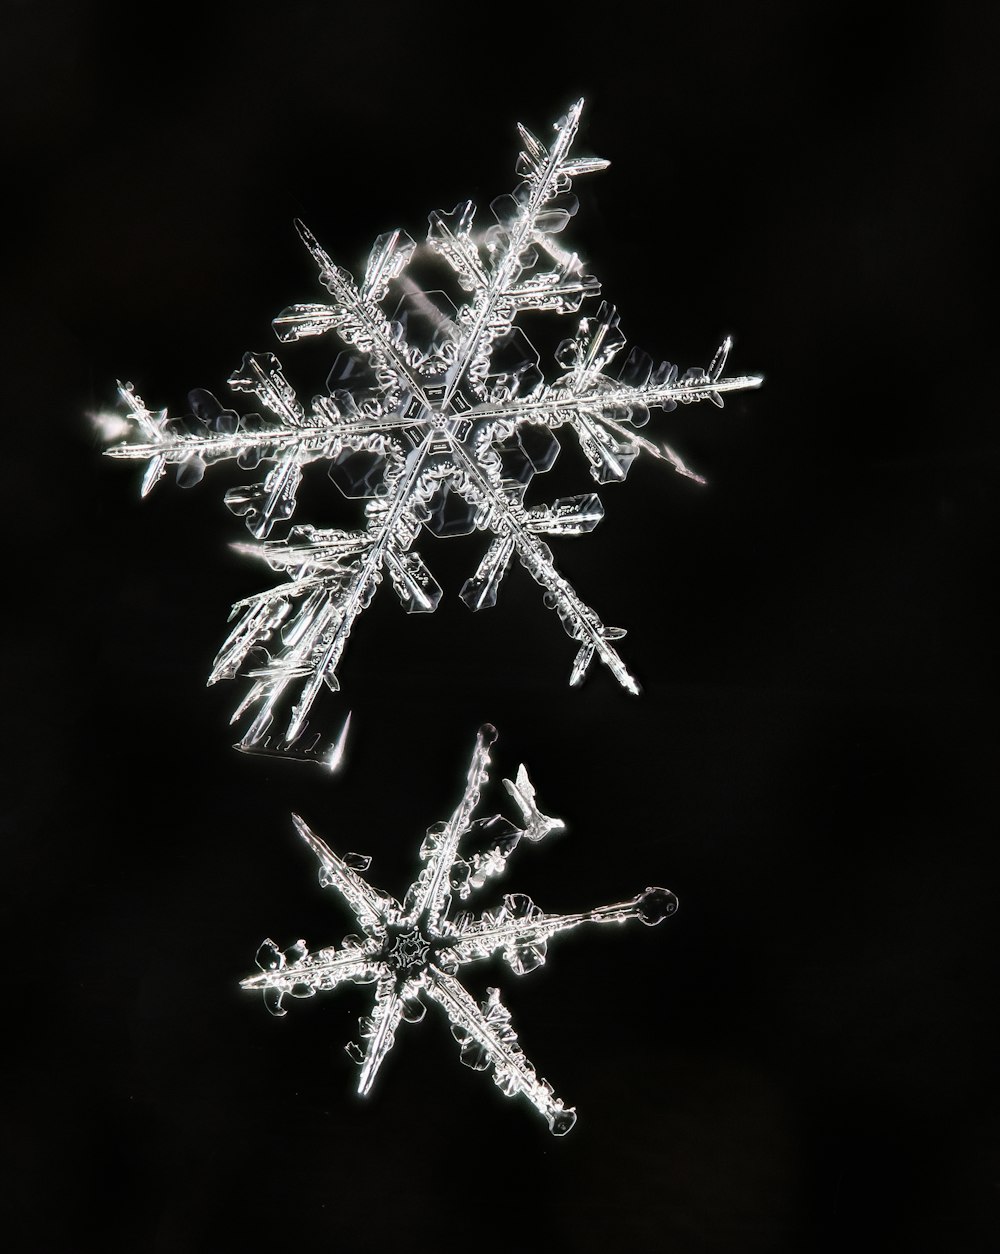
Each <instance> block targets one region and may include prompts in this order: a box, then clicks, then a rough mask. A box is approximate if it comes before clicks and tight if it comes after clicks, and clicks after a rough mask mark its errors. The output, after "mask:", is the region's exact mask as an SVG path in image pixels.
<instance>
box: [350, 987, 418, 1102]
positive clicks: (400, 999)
mask: <svg viewBox="0 0 1000 1254" xmlns="http://www.w3.org/2000/svg"><path fill="white" fill-rule="evenodd" d="M397 983H398V981H397V979H396V977H395V976H391V975H390V976H387V977H385V978H383V979H381V980H379V982H378V989H377V992H376V994H375V1005H374V1007H373V1008H372V1013H371V1014H370V1015H365V1016H363V1017H362V1019H361V1039H362V1040H363V1041H364V1052H363V1054H362V1057H361V1075H360V1076H359V1077H358V1092H359V1093H360V1094H361V1095H362V1096H364V1095H365V1094H366V1093H367V1092H368V1091H369V1089H370V1088H371V1086H372V1084H373V1083H374V1080H375V1077H376V1075H377V1074H378V1071H379V1068H380V1067H381V1066H382V1063H383V1062H385V1058H386V1055H387V1054H388V1052H389V1050H390V1049H392V1047H393V1045H394V1044H395V1043H396V1029H397V1028H398V1027H399V1023H400V1020H401V1019H402V1017H403V1010H404V1006H405V1001H404V995H403V993H402V992H401V991H399V990H398V989H397ZM350 1053H351V1054H352V1056H354V1057H356V1054H355V1053H354V1051H353V1050H351V1051H350Z"/></svg>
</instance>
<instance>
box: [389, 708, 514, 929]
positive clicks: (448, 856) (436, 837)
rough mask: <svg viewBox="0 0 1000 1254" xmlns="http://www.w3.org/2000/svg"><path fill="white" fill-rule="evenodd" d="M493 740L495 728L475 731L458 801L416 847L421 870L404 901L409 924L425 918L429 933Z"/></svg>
mask: <svg viewBox="0 0 1000 1254" xmlns="http://www.w3.org/2000/svg"><path fill="white" fill-rule="evenodd" d="M496 738H497V732H496V728H495V727H492V726H490V725H489V724H486V725H484V726H483V727H481V728H480V729H479V731H478V733H477V735H476V746H475V748H474V749H473V751H472V761H471V762H470V763H469V772H468V776H467V778H466V783H465V791H464V793H463V794H462V800H461V801H460V802H459V803H458V806H457V807H456V809H455V812H454V814H453V815H452V816H451V818H450V819H449V820H448V822H447V823H436V824H434V826H433V827H430V828H428V830H427V837H426V839H425V840H424V843H423V844H422V845H421V847H420V857H421V859H422V860H423V862H424V869H423V870H422V871H421V872H420V875H419V876H418V877H417V879H416V880H415V881H414V882H413V884H412V885H411V887H410V890H409V892H408V893H407V894H406V898H405V908H406V911H407V921H408V922H409V923H410V924H416V923H417V922H418V921H419V920H420V919H421V918H426V920H427V926H428V928H429V929H430V930H432V931H438V930H439V929H440V926H441V919H442V917H443V915H444V913H445V912H446V910H447V908H448V904H449V891H448V890H449V885H450V879H449V877H450V875H451V871H452V868H453V867H454V865H455V863H456V862H457V860H458V843H459V841H460V840H461V839H462V837H463V836H464V835H465V833H466V832H467V831H468V829H469V823H470V820H471V818H472V813H473V811H474V810H475V808H476V806H477V805H478V804H479V796H480V792H481V790H482V786H483V784H484V783H485V782H486V778H487V773H488V771H489V766H490V745H491V744H493V742H494V741H495V740H496Z"/></svg>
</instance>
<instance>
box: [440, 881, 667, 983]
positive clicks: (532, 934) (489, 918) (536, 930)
mask: <svg viewBox="0 0 1000 1254" xmlns="http://www.w3.org/2000/svg"><path fill="white" fill-rule="evenodd" d="M676 909H677V898H676V897H675V896H674V894H673V893H672V892H670V890H669V889H666V888H647V889H646V890H645V891H644V892H642V893H640V894H639V895H638V896H637V897H635V898H633V899H632V900H631V901H622V902H617V903H616V904H614V905H609V906H598V907H596V908H595V909H593V910H582V911H579V912H577V913H575V914H544V913H543V912H541V911H539V910H538V908H537V906H535V905H534V903H533V902H531V900H530V898H527V897H524V896H523V895H522V894H515V895H512V896H508V897H506V898H505V899H504V905H503V907H501V908H500V910H498V911H496V912H494V913H493V914H490V915H486V916H484V917H483V918H482V919H480V920H478V921H477V922H473V923H469V924H467V925H466V927H464V928H463V930H462V932H461V935H460V936H459V937H458V939H457V940H456V942H455V944H454V945H453V946H452V947H451V952H452V953H453V954H454V957H455V959H456V960H457V961H458V962H459V963H463V962H471V961H473V960H474V959H477V958H487V957H489V955H490V954H492V953H495V952H496V951H497V950H498V949H505V950H509V951H510V952H511V953H512V954H515V953H517V952H519V951H523V950H526V949H532V948H535V947H537V946H540V945H541V946H544V944H545V943H546V942H547V941H549V940H551V939H552V937H553V936H558V935H559V933H560V932H568V931H570V930H572V929H573V928H576V927H579V926H580V925H581V924H584V923H626V922H628V920H629V919H640V920H641V921H642V922H644V923H647V924H649V925H654V924H656V923H660V922H662V921H663V920H664V919H666V918H668V917H669V916H670V915H671V914H673V913H674V912H675V911H676ZM542 957H543V958H544V949H543V950H542ZM535 965H540V964H538V963H536V964H535ZM525 969H531V968H525Z"/></svg>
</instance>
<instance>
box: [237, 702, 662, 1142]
mask: <svg viewBox="0 0 1000 1254" xmlns="http://www.w3.org/2000/svg"><path fill="white" fill-rule="evenodd" d="M495 739H496V730H495V729H494V728H493V727H491V726H489V725H487V726H485V727H483V728H481V729H480V731H479V734H478V736H477V738H476V746H475V749H474V751H473V754H472V762H471V764H470V766H469V773H468V780H467V782H466V786H465V792H464V795H463V796H462V799H461V801H460V802H459V804H458V806H457V808H456V810H455V812H454V813H453V814H452V816H451V818H450V819H449V820H448V821H447V822H446V823H435V824H434V825H433V826H432V827H430V828H428V830H427V836H426V839H425V840H424V842H423V844H422V846H421V848H420V858H421V861H422V862H423V868H422V869H421V871H420V873H419V875H418V876H417V878H416V880H415V881H414V882H413V884H412V885H411V886H410V888H409V889H408V890H407V892H406V894H405V896H404V897H403V899H402V903H400V902H398V901H396V900H395V899H394V898H392V897H389V896H387V895H386V894H384V893H381V892H379V891H378V889H376V888H373V887H372V886H371V885H370V884H369V883H368V882H367V880H365V879H363V878H362V877H361V875H359V874H358V871H359V870H365V869H367V867H368V864H369V862H370V859H368V858H366V857H364V856H362V855H359V854H346V855H345V856H344V857H343V858H341V857H338V855H337V854H335V853H334V852H333V850H331V849H330V848H329V847H328V846H327V845H326V844H325V843H324V842H323V841H322V840H321V839H320V838H319V836H317V835H316V834H315V833H314V832H313V831H311V830H310V828H309V827H308V826H307V825H306V824H305V823H304V822H303V821H302V819H300V818H299V817H298V815H293V816H292V818H293V821H294V823H295V827H296V829H297V830H298V832H299V835H300V836H301V837H302V839H303V840H304V841H305V842H306V843H307V844H308V845H309V847H310V848H311V849H312V850H313V852H314V853H315V854H316V857H317V858H318V859H319V864H320V872H319V880H320V883H321V884H322V885H323V886H324V887H326V888H333V889H335V890H336V891H337V892H338V893H340V895H341V896H342V897H343V899H344V901H345V902H346V903H347V905H348V906H349V908H350V909H351V911H352V913H353V914H354V916H355V918H356V920H357V925H358V927H359V929H360V933H361V934H360V935H350V936H347V937H345V938H344V940H343V941H342V942H341V945H340V948H339V949H338V948H336V947H334V946H330V947H328V948H326V949H320V950H317V951H316V952H315V953H310V952H309V950H308V949H307V947H306V943H305V941H302V940H299V941H296V942H295V943H294V944H293V945H291V946H290V947H289V948H288V949H286V950H284V951H283V952H282V951H281V950H280V949H279V948H278V946H277V945H276V944H275V943H274V941H272V940H265V941H264V942H263V944H262V945H261V946H260V948H259V950H258V951H257V965H258V966H259V967H260V969H261V974H259V975H252V976H249V977H248V978H247V979H245V980H243V981H242V987H243V988H247V989H260V990H262V991H263V994H264V999H265V1002H266V1004H267V1006H268V1009H269V1010H270V1011H271V1012H272V1014H276V1015H283V1014H285V1013H286V1012H285V1008H284V1006H283V1005H282V1002H283V1000H284V998H285V997H286V996H292V997H312V996H314V995H315V994H316V993H318V992H327V991H328V990H330V989H334V988H336V987H337V985H338V984H342V983H344V982H345V981H349V982H352V983H355V984H374V986H375V1002H374V1006H373V1008H372V1011H371V1014H369V1015H366V1016H364V1017H363V1018H362V1019H361V1020H360V1043H358V1042H352V1043H351V1044H349V1045H348V1046H347V1050H348V1053H349V1054H350V1056H351V1057H352V1058H353V1059H354V1061H355V1062H356V1063H358V1064H359V1065H360V1067H361V1075H360V1079H359V1081H358V1091H359V1092H360V1093H362V1094H364V1093H367V1092H368V1091H369V1090H370V1089H371V1087H372V1083H373V1081H374V1079H375V1076H376V1074H377V1072H378V1070H379V1068H380V1067H381V1065H382V1063H383V1061H384V1060H385V1057H386V1055H387V1054H388V1052H389V1050H390V1049H391V1048H392V1046H393V1043H394V1041H395V1038H396V1032H397V1030H398V1028H399V1026H400V1024H401V1023H402V1022H403V1021H404V1020H405V1021H406V1022H409V1023H416V1022H418V1021H419V1020H420V1019H422V1018H423V1017H424V1014H425V1012H426V1006H425V1003H424V1000H423V999H424V998H426V1000H427V1001H430V1002H434V1003H436V1004H437V1005H438V1006H440V1007H441V1009H442V1010H443V1011H444V1013H445V1015H446V1016H447V1018H448V1021H449V1023H450V1024H451V1031H452V1035H453V1036H454V1037H455V1039H456V1040H457V1042H458V1044H459V1048H460V1056H461V1060H462V1062H464V1063H465V1065H466V1066H467V1067H472V1068H473V1069H474V1070H476V1071H484V1070H486V1069H487V1068H489V1067H491V1066H492V1068H493V1081H494V1083H495V1084H496V1085H497V1087H498V1088H499V1089H500V1091H501V1092H502V1093H503V1094H505V1096H507V1097H511V1096H513V1095H514V1094H515V1093H523V1094H524V1096H525V1097H527V1099H528V1100H529V1101H530V1102H531V1103H532V1105H533V1106H534V1107H535V1108H536V1109H537V1110H538V1111H539V1113H540V1114H542V1115H543V1116H544V1117H545V1119H546V1120H547V1121H548V1125H549V1127H550V1128H551V1130H552V1131H553V1132H554V1133H555V1134H556V1135H557V1136H562V1135H563V1134H565V1133H566V1132H568V1131H569V1130H570V1128H572V1126H573V1124H574V1123H575V1122H576V1112H575V1111H574V1109H573V1108H572V1107H567V1106H565V1105H563V1103H562V1101H560V1099H559V1098H558V1097H556V1096H555V1094H554V1093H553V1091H552V1086H551V1085H550V1084H549V1083H548V1082H547V1081H546V1080H543V1079H542V1078H541V1077H540V1076H538V1075H537V1073H536V1072H535V1069H534V1067H533V1066H532V1065H531V1063H530V1062H529V1061H528V1059H527V1058H526V1057H525V1055H524V1052H523V1051H522V1049H521V1046H520V1045H519V1043H518V1039H517V1035H516V1034H515V1032H514V1029H513V1028H512V1027H511V1023H510V1013H509V1011H508V1010H507V1009H506V1007H505V1006H504V1004H503V1002H502V1001H501V1000H500V993H499V990H498V989H496V988H491V989H489V990H488V993H487V996H486V998H485V1000H484V1001H483V1002H482V1003H479V1002H477V1001H476V999H475V998H474V997H472V996H471V995H470V994H469V993H468V992H467V991H466V989H465V987H464V985H463V984H462V983H461V982H460V980H459V979H458V972H459V970H460V969H461V968H462V967H463V966H464V965H465V964H466V963H469V962H475V961H476V960H478V959H482V958H489V957H490V956H491V955H492V954H495V953H497V952H498V951H499V952H500V953H501V955H502V956H503V958H504V960H505V961H506V962H507V964H508V965H509V966H510V967H511V969H512V970H513V971H514V972H515V974H517V975H523V974H524V973H525V972H527V971H533V970H534V969H535V968H536V967H540V966H541V965H542V963H544V961H545V958H546V951H547V947H548V943H549V941H550V940H551V939H552V938H553V937H554V936H557V935H558V934H559V933H560V932H566V931H569V930H570V929H571V928H575V927H579V926H580V925H581V924H583V923H623V922H625V921H626V920H628V919H636V918H637V919H640V920H641V921H642V922H643V923H646V924H649V925H653V924H656V923H660V922H661V921H662V920H663V919H665V918H667V917H668V916H669V915H671V914H673V913H674V911H675V910H676V909H677V898H676V897H675V896H674V894H673V893H672V892H670V891H668V890H667V889H665V888H647V889H646V890H645V891H644V892H642V893H640V894H639V895H638V896H637V897H635V898H634V899H633V900H632V901H624V902H619V903H618V904H616V905H611V906H599V907H597V908H596V909H594V910H585V911H581V912H580V913H577V914H546V913H545V912H544V911H543V910H541V909H540V908H539V907H538V906H536V905H535V903H534V902H533V901H532V900H531V898H530V897H527V896H525V895H524V894H523V893H509V894H508V895H506V896H505V897H504V898H503V900H502V902H501V904H500V905H499V906H496V907H494V908H493V909H492V910H486V911H484V912H483V913H482V914H481V915H480V916H479V917H478V918H477V917H475V916H474V915H473V914H472V913H471V912H469V911H467V910H459V911H454V912H453V909H452V907H453V904H454V902H455V900H456V899H457V900H458V901H460V902H464V901H465V900H466V899H467V898H469V897H470V896H471V894H472V893H473V891H474V890H476V889H478V888H481V887H482V886H483V884H485V882H486V880H487V879H489V878H490V877H491V876H497V875H500V874H501V873H502V872H503V870H504V868H505V866H506V862H507V859H508V858H509V857H510V855H511V853H512V852H513V851H514V848H515V846H516V845H517V844H518V842H519V841H520V840H521V838H522V837H524V838H525V839H526V840H531V841H537V840H541V839H542V838H543V837H544V836H547V835H548V834H549V833H550V832H554V831H559V830H560V829H561V828H562V827H563V824H562V822H561V821H560V820H559V819H552V818H548V817H547V816H546V815H544V814H543V813H542V812H541V811H540V810H539V808H538V806H537V804H536V802H535V791H534V788H533V787H532V785H531V782H530V780H529V779H528V773H527V771H526V770H525V768H524V766H521V767H520V769H519V770H518V773H517V778H516V780H514V781H511V780H509V779H505V780H504V781H503V782H504V786H505V787H506V789H507V791H508V792H509V793H510V795H511V797H512V798H513V800H514V803H515V805H516V806H517V809H518V810H519V811H520V814H521V820H522V824H523V826H521V827H518V826H517V825H516V824H514V823H511V822H509V821H508V820H507V819H504V818H503V817H501V816H500V815H496V816H494V817H492V818H485V819H474V818H473V814H474V812H475V810H476V808H477V806H478V805H479V800H480V792H481V789H482V787H483V785H484V783H485V782H486V778H487V772H488V769H489V763H490V756H489V748H490V745H491V744H492V743H493V741H494V740H495ZM467 836H469V837H473V838H474V840H475V843H476V845H477V846H478V848H477V849H476V851H475V852H472V853H468V854H465V855H460V854H459V845H460V843H461V842H462V839H463V837H467Z"/></svg>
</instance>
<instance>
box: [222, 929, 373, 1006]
mask: <svg viewBox="0 0 1000 1254" xmlns="http://www.w3.org/2000/svg"><path fill="white" fill-rule="evenodd" d="M264 944H265V945H267V944H268V942H266V941H265V942H264ZM262 948H263V946H262ZM273 948H275V949H276V948H277V947H276V946H274V947H273ZM385 971H386V968H385V966H384V964H383V963H379V962H376V961H374V960H373V959H372V958H370V957H368V956H367V955H365V954H362V953H359V952H358V951H357V950H351V949H334V948H333V947H330V948H327V949H321V950H318V951H317V952H316V953H314V954H309V955H308V956H307V957H305V958H303V959H302V960H300V961H298V962H293V963H288V964H282V965H281V966H280V967H277V968H276V969H274V970H264V971H261V972H260V973H259V974H257V975H248V976H247V977H246V979H245V980H240V988H245V989H248V990H256V991H259V992H266V991H268V990H271V991H274V992H277V993H279V994H281V995H285V994H289V993H290V994H292V995H293V996H294V995H295V990H297V989H309V990H310V991H311V992H314V993H318V992H324V993H326V992H330V991H331V990H332V989H335V988H336V987H337V986H338V984H343V983H344V982H345V981H354V982H355V983H360V982H365V981H368V980H371V979H373V978H375V977H376V976H378V975H379V974H385Z"/></svg>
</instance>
